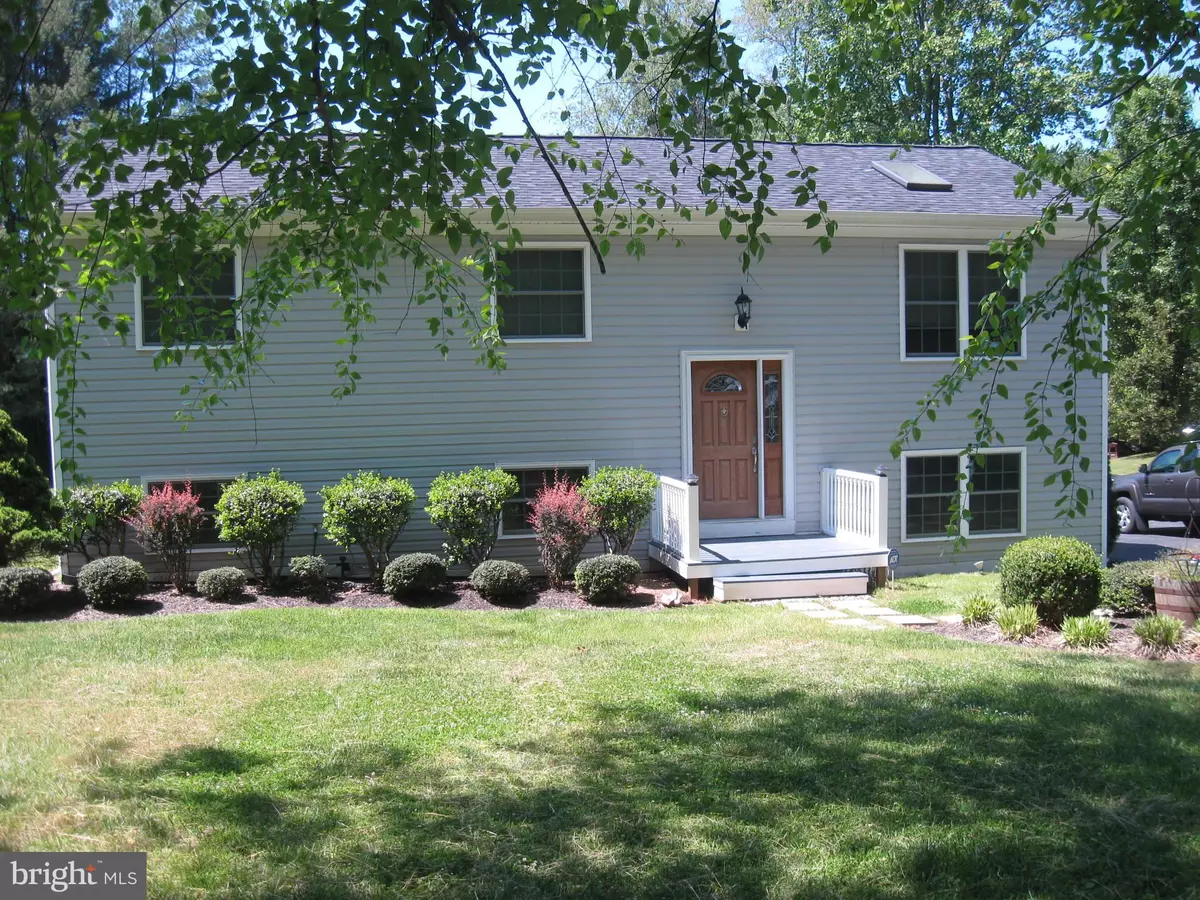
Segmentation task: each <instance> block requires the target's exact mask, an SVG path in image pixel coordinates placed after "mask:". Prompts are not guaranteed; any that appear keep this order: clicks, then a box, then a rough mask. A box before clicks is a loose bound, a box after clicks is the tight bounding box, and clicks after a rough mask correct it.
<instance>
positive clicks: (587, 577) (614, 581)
mask: <svg viewBox="0 0 1200 900" xmlns="http://www.w3.org/2000/svg"><path fill="white" fill-rule="evenodd" d="M641 572H642V567H641V566H640V565H638V561H637V560H636V559H634V558H633V557H632V556H618V555H615V554H613V555H609V556H593V557H592V558H591V559H585V560H584V561H583V562H581V563H580V564H579V565H578V566H576V567H575V589H576V590H577V591H579V593H581V594H583V596H584V597H585V598H587V599H588V600H589V601H590V602H592V603H613V602H615V601H618V600H624V599H625V598H626V597H628V596H629V591H630V588H632V587H633V585H634V584H635V583H636V582H637V577H638V575H640V574H641Z"/></svg>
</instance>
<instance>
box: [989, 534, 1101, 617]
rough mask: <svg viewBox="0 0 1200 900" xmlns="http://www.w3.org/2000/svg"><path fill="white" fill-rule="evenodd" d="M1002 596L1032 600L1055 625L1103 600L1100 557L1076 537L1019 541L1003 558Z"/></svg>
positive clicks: (1008, 601)
mask: <svg viewBox="0 0 1200 900" xmlns="http://www.w3.org/2000/svg"><path fill="white" fill-rule="evenodd" d="M1000 599H1001V601H1002V602H1003V603H1004V605H1005V606H1018V605H1020V604H1024V603H1032V604H1033V605H1034V606H1035V607H1037V611H1038V615H1039V616H1041V618H1042V619H1043V620H1044V621H1046V622H1049V623H1051V624H1054V625H1057V624H1058V623H1059V622H1061V621H1062V620H1063V619H1064V618H1066V617H1067V616H1085V615H1087V614H1088V613H1090V612H1091V611H1092V610H1093V609H1095V608H1096V607H1097V606H1098V605H1099V603H1100V557H1098V556H1097V555H1096V551H1095V550H1093V549H1092V548H1091V547H1089V546H1088V545H1087V544H1085V543H1084V542H1083V541H1081V540H1079V539H1078V538H1073V537H1055V536H1050V535H1047V536H1045V537H1035V538H1029V539H1027V540H1024V541H1018V542H1017V543H1015V544H1013V545H1012V546H1011V547H1009V548H1008V549H1007V550H1006V551H1004V556H1003V557H1001V559H1000Z"/></svg>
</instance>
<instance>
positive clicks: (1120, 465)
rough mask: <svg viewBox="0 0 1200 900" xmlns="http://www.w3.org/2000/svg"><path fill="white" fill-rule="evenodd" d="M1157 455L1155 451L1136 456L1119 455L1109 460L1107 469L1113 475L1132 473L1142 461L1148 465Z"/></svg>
mask: <svg viewBox="0 0 1200 900" xmlns="http://www.w3.org/2000/svg"><path fill="white" fill-rule="evenodd" d="M1157 455H1158V454H1157V453H1139V454H1137V455H1136V456H1119V457H1117V458H1116V459H1112V460H1109V463H1108V465H1109V470H1110V471H1111V472H1112V473H1113V474H1114V475H1132V474H1133V473H1134V472H1136V471H1137V470H1138V466H1140V465H1141V464H1142V463H1145V464H1146V465H1149V464H1150V461H1151V460H1152V459H1154V457H1155V456H1157Z"/></svg>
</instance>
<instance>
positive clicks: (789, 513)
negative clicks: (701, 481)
mask: <svg viewBox="0 0 1200 900" xmlns="http://www.w3.org/2000/svg"><path fill="white" fill-rule="evenodd" d="M768 359H777V360H779V362H780V370H781V371H780V375H781V381H782V385H781V386H782V388H783V396H782V398H781V399H780V403H781V407H782V409H781V412H782V414H783V422H782V428H783V515H782V516H776V517H773V518H767V517H766V515H765V512H766V503H765V502H764V501H765V497H764V496H763V494H764V484H763V473H765V471H766V467H765V466H763V465H759V473H760V474H759V479H758V518H756V519H705V520H702V521H701V522H700V533H701V537H705V538H714V537H753V536H755V535H760V534H795V533H796V484H795V477H796V473H795V469H796V446H795V438H796V426H795V413H796V399H795V397H793V396H792V393H793V391H794V390H795V384H796V381H795V374H794V367H793V359H792V351H791V350H761V351H756V352H754V353H747V352H746V351H745V350H726V351H721V350H683V351H681V352H680V354H679V373H680V378H679V384H680V395H679V407H680V414H681V418H680V421H681V422H682V423H683V428H682V432H683V433H682V448H681V449H682V452H681V455H680V459H682V460H683V474H684V475H688V474H691V473H692V363H694V362H723V361H726V360H728V361H729V362H755V363H757V364H758V365H757V366H756V367H755V372H756V377H757V379H758V384H757V386H756V389H755V393H756V394H757V396H758V411H757V415H758V446H759V460H760V461H761V460H762V458H763V452H762V451H763V442H762V427H763V416H762V405H763V390H762V364H763V360H768Z"/></svg>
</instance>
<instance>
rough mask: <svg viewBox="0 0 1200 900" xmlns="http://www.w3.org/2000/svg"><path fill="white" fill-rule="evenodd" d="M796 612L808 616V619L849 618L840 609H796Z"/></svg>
mask: <svg viewBox="0 0 1200 900" xmlns="http://www.w3.org/2000/svg"><path fill="white" fill-rule="evenodd" d="M796 612H798V613H800V615H802V616H808V617H809V618H810V619H848V618H850V617H849V616H847V615H846V614H845V613H844V612H842V611H841V610H840V609H825V608H820V609H798V610H796Z"/></svg>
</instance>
